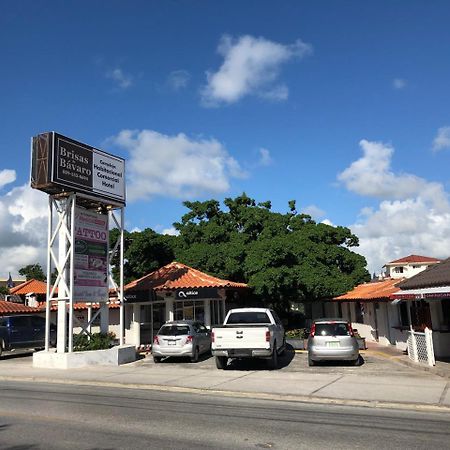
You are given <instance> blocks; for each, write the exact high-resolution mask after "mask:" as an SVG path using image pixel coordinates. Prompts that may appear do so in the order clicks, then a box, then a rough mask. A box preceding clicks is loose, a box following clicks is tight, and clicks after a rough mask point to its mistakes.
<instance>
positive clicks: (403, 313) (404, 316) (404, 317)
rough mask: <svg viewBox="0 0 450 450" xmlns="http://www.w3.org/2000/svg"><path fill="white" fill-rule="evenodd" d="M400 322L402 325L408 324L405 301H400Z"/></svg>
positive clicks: (406, 325)
mask: <svg viewBox="0 0 450 450" xmlns="http://www.w3.org/2000/svg"><path fill="white" fill-rule="evenodd" d="M400 324H401V326H402V327H408V326H409V319H408V305H407V304H406V302H401V303H400Z"/></svg>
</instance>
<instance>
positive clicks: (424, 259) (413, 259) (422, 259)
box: [388, 255, 441, 264]
mask: <svg viewBox="0 0 450 450" xmlns="http://www.w3.org/2000/svg"><path fill="white" fill-rule="evenodd" d="M438 262H441V260H440V259H437V258H430V257H428V256H420V255H409V256H405V257H404V258H400V259H396V260H395V261H391V262H389V263H388V264H404V263H438Z"/></svg>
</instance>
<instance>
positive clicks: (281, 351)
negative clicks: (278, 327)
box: [280, 339, 286, 356]
mask: <svg viewBox="0 0 450 450" xmlns="http://www.w3.org/2000/svg"><path fill="white" fill-rule="evenodd" d="M285 353H286V339H283V345H282V346H281V348H280V356H283V355H284V354H285Z"/></svg>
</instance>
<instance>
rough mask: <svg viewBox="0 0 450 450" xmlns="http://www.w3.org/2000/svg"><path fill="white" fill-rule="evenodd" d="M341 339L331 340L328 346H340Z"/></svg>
mask: <svg viewBox="0 0 450 450" xmlns="http://www.w3.org/2000/svg"><path fill="white" fill-rule="evenodd" d="M339 345H340V344H339V341H329V342H327V347H331V348H336V347H339Z"/></svg>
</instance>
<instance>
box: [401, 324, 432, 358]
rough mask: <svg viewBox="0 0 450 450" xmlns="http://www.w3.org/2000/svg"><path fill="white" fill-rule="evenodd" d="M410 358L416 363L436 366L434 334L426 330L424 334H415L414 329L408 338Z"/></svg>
mask: <svg viewBox="0 0 450 450" xmlns="http://www.w3.org/2000/svg"><path fill="white" fill-rule="evenodd" d="M408 356H409V359H411V360H412V361H414V362H417V363H425V364H428V365H429V366H434V365H435V364H436V361H435V359H434V348H433V332H432V331H431V330H429V329H428V328H425V332H424V333H418V332H415V331H414V330H413V329H412V328H411V331H410V332H409V337H408Z"/></svg>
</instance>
